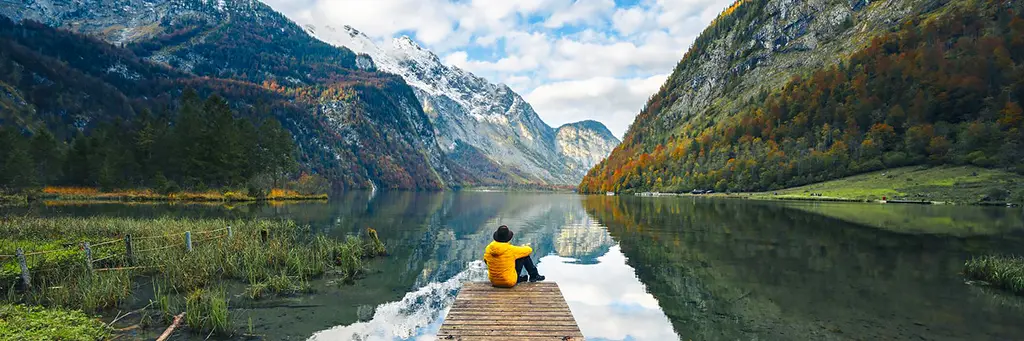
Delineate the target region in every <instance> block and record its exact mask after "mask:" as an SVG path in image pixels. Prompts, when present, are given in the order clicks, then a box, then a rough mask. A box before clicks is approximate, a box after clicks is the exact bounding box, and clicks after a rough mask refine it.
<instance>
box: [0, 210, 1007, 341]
mask: <svg viewBox="0 0 1024 341" xmlns="http://www.w3.org/2000/svg"><path fill="white" fill-rule="evenodd" d="M907 210H913V211H912V212H913V214H909V216H910V218H911V219H910V220H909V221H910V222H912V224H911V223H908V220H906V218H905V217H903V218H900V219H895V218H892V217H895V216H908V214H905V212H911V211H907ZM12 213H14V214H25V213H28V214H41V215H117V216H128V215H130V216H161V215H174V216H190V217H212V216H218V217H223V216H227V217H239V218H248V217H263V218H270V219H278V218H285V219H294V220H296V221H298V222H300V223H306V224H310V225H312V226H313V227H314V232H315V233H323V234H327V235H331V236H335V237H338V238H343V237H345V236H348V235H354V234H359V233H362V231H364V230H365V229H366V228H368V227H373V228H375V229H377V230H378V232H379V233H380V236H381V237H382V239H383V240H384V242H385V244H387V245H388V249H389V250H390V251H391V256H390V257H387V258H384V259H382V260H376V261H374V262H373V263H372V264H370V265H369V267H370V268H371V269H372V270H373V271H372V273H371V274H370V275H369V276H368V277H367V278H364V279H362V280H360V281H357V282H356V284H355V285H353V286H341V287H339V286H337V285H329V284H326V283H319V282H318V283H314V286H316V287H317V292H316V293H315V294H312V295H310V296H307V297H298V298H289V299H282V300H279V301H266V302H260V303H258V304H254V305H253V306H241V307H238V308H241V309H239V310H238V311H237V312H236V313H235V314H234V316H235V319H236V325H247V324H248V319H249V318H251V320H252V324H253V328H254V332H255V333H256V334H260V335H266V337H267V339H272V340H303V339H307V338H310V337H311V336H312V338H313V339H315V340H351V339H356V340H431V339H434V338H435V337H434V335H435V334H436V332H437V330H438V329H439V328H440V325H441V323H442V322H443V318H444V316H445V314H446V313H447V309H448V307H449V306H450V305H451V303H452V302H453V300H454V296H455V294H456V293H457V290H458V288H459V287H460V283H462V282H464V281H469V280H483V279H484V278H485V276H484V275H483V268H482V264H481V262H480V258H481V252H482V250H483V249H484V247H485V246H486V245H487V243H489V242H490V241H491V233H492V231H493V230H494V228H495V227H496V226H498V225H501V224H505V225H508V226H510V227H511V228H512V229H513V230H514V231H515V235H516V237H515V240H514V242H515V243H520V244H521V243H530V244H531V245H532V246H533V247H534V250H535V252H537V254H538V255H539V256H541V257H539V259H538V267H539V268H540V270H541V271H542V272H543V273H544V274H545V275H547V276H548V278H549V280H552V281H555V282H557V283H558V284H559V285H560V287H561V288H562V291H563V293H564V294H565V296H566V300H567V302H568V304H569V307H570V309H571V310H572V312H573V314H574V315H575V317H576V319H577V321H578V322H579V325H580V328H581V330H582V332H583V333H584V335H586V336H587V339H590V340H671V339H693V340H718V339H726V340H763V339H767V340H830V339H837V340H845V339H918V338H920V339H934V340H944V339H949V340H962V339H979V340H980V339H984V340H989V339H995V340H1021V339H1024V324H1021V323H1020V316H1021V314H1022V313H1024V308H1022V307H1024V302H1022V300H1021V298H1019V297H1015V296H1007V295H1003V294H1000V293H998V292H992V291H990V290H985V289H982V288H977V287H972V286H968V285H965V284H964V283H963V280H962V279H961V278H960V275H959V271H960V266H961V265H962V264H963V261H964V260H965V259H966V258H968V257H969V256H970V255H974V254H985V253H1016V254H1020V253H1021V252H1022V251H1024V250H1022V249H1021V247H1020V245H1024V244H1022V242H1024V237H1022V236H1024V233H1022V229H1024V226H1019V225H1020V224H1019V223H1018V222H1021V221H1024V219H1022V214H1021V212H1020V211H1019V210H1018V211H998V212H997V211H993V210H990V209H989V210H986V209H979V208H974V207H933V208H932V207H929V208H923V209H918V208H912V209H911V208H908V209H893V208H880V207H877V206H864V205H859V206H858V205H848V204H829V205H797V206H794V205H779V204H775V203H757V202H748V201H736V200H724V201H722V200H704V199H694V198H635V197H608V196H592V197H582V196H576V195H568V194H524V193H472V192H464V193H393V192H379V193H376V194H375V195H372V196H371V195H370V193H347V194H344V195H339V196H335V197H333V198H332V200H331V201H330V202H329V203H302V204H295V205H272V206H263V205H239V206H231V207H224V206H215V205H79V206H75V205H70V206H69V205H62V206H35V207H31V208H27V209H24V208H19V209H16V211H9V212H6V213H5V214H12ZM871 217H874V219H867V218H871ZM921 221H924V222H927V223H922V222H921ZM941 221H947V222H953V223H951V224H944V225H943V229H941V230H940V231H941V232H942V233H941V234H928V233H924V232H929V231H930V230H929V229H930V227H931V226H934V223H933V222H941ZM869 226H877V227H881V228H873V227H869ZM985 226H995V227H985ZM324 282H326V281H324ZM282 306H291V307H292V308H287V309H285V308H280V307H282ZM371 307H374V308H375V309H373V311H374V312H373V313H372V314H369V316H360V314H358V313H357V312H358V311H360V310H363V311H364V312H365V311H369V309H370V308H371ZM524 309H528V307H524ZM364 315H365V314H364ZM360 320H361V322H360Z"/></svg>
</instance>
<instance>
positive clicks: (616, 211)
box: [584, 197, 1024, 340]
mask: <svg viewBox="0 0 1024 341" xmlns="http://www.w3.org/2000/svg"><path fill="white" fill-rule="evenodd" d="M584 206H585V207H586V208H587V211H588V212H590V213H591V214H593V215H594V216H595V217H596V218H597V219H598V220H600V221H601V222H602V223H603V224H605V225H607V226H608V230H609V231H610V233H611V235H612V236H613V237H614V238H615V239H616V240H617V241H618V242H619V245H620V246H621V248H622V250H623V252H624V253H625V254H626V256H627V257H628V259H629V261H628V263H629V264H630V265H632V266H633V267H634V268H635V269H636V271H637V274H638V276H639V277H640V279H641V280H642V281H643V282H644V283H645V284H646V285H647V288H648V289H649V290H650V292H651V293H652V294H654V296H655V297H656V298H657V300H658V302H659V306H660V307H661V308H662V310H663V311H664V312H665V313H666V314H667V315H668V316H669V318H670V320H671V321H672V324H673V326H674V329H675V331H676V333H678V334H679V335H680V336H681V337H683V338H685V339H695V340H712V339H773V340H774V339H785V340H807V339H850V338H854V339H918V338H920V339H929V340H935V339H939V340H941V339H949V340H963V339H1004V340H1010V339H1022V338H1024V325H1022V324H1020V323H1019V322H1020V315H1019V311H1018V310H1017V309H1015V308H1013V305H1012V304H992V302H993V300H992V299H991V298H990V297H991V295H992V294H989V295H978V294H977V293H976V292H975V289H976V288H972V287H970V286H967V285H964V284H963V280H962V278H961V277H960V275H959V270H960V266H961V265H962V264H963V261H964V259H966V258H967V257H969V255H970V254H973V253H978V252H981V253H990V252H994V253H1001V252H1008V253H1013V252H1020V248H1019V245H1020V242H1021V240H1020V237H1019V234H1018V233H1013V232H1010V233H1007V234H1000V235H983V236H969V237H958V238H954V237H947V236H941V235H913V234H900V233H894V232H890V231H887V230H880V229H874V228H868V227H865V226H861V225H854V224H850V223H846V222H843V221H841V220H837V219H832V218H829V217H825V216H821V215H817V214H810V213H806V212H804V211H802V210H796V209H792V208H787V207H783V206H780V205H776V204H770V203H754V202H744V201H712V200H701V199H692V198H606V197H588V198H586V199H585V201H584ZM849 209H856V207H852V208H849ZM959 209H972V208H959ZM1018 229H1019V228H1018ZM1003 298H1004V299H1005V300H1009V301H1019V298H1017V297H1005V296H1004V297H1003Z"/></svg>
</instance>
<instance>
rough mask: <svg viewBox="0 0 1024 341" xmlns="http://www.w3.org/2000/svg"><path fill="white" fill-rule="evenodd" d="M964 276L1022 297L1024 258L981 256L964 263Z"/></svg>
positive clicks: (1023, 289) (1023, 290)
mask: <svg viewBox="0 0 1024 341" xmlns="http://www.w3.org/2000/svg"><path fill="white" fill-rule="evenodd" d="M964 276H966V277H967V278H969V279H972V280H978V281H985V282H987V283H989V284H991V285H992V286H993V287H996V288H999V289H1003V290H1006V291H1009V292H1012V293H1014V294H1017V295H1022V296H1024V258H1021V257H1016V256H982V257H975V258H971V259H970V260H968V261H967V262H966V263H964Z"/></svg>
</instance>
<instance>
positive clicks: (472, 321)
mask: <svg viewBox="0 0 1024 341" xmlns="http://www.w3.org/2000/svg"><path fill="white" fill-rule="evenodd" d="M444 324H445V325H446V326H447V325H487V326H502V325H507V326H529V325H537V326H565V325H573V326H575V325H576V320H574V319H572V318H565V317H560V318H550V317H548V318H544V319H542V320H541V319H526V318H500V317H499V318H459V319H445V320H444Z"/></svg>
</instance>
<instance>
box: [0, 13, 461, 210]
mask: <svg viewBox="0 0 1024 341" xmlns="http://www.w3.org/2000/svg"><path fill="white" fill-rule="evenodd" d="M60 3H61V4H62V5H61V6H67V7H69V8H70V9H68V12H67V13H64V14H62V15H57V16H54V18H56V19H54V20H55V22H51V23H49V24H52V25H55V26H60V27H69V28H74V29H76V30H78V31H80V32H84V33H89V34H91V35H85V34H81V33H72V32H69V31H64V30H61V29H57V28H54V27H51V26H47V25H43V24H40V23H36V22H33V21H23V22H19V23H15V22H13V21H11V20H8V19H7V18H4V17H2V16H0V46H2V47H3V48H2V49H0V108H2V110H0V125H2V126H4V127H5V128H7V129H8V130H9V131H12V132H17V133H18V134H21V135H23V136H25V137H26V138H28V137H32V136H35V135H36V134H38V133H41V132H42V131H45V130H48V131H49V132H51V133H52V135H53V136H54V138H55V140H56V141H57V143H58V144H59V145H64V146H65V148H66V149H70V147H71V145H72V144H73V143H74V142H73V141H74V139H75V138H76V136H78V135H79V134H81V135H84V136H87V137H93V136H99V134H102V132H103V131H104V130H103V128H102V127H105V126H108V125H112V124H115V123H120V124H122V125H127V124H128V123H129V122H136V121H137V120H138V119H139V117H140V116H141V115H143V112H149V113H151V115H152V116H153V117H165V118H167V119H168V120H169V121H170V122H172V125H173V122H174V121H175V120H176V119H175V118H174V113H177V112H180V111H181V109H182V107H181V105H179V103H183V102H182V97H183V96H184V93H185V89H188V88H191V89H194V90H195V91H196V92H197V94H198V96H200V97H204V98H205V97H209V96H211V95H217V96H219V97H221V98H223V99H224V101H225V103H226V104H227V105H228V106H229V108H230V109H231V110H232V111H233V112H234V113H235V114H234V116H233V117H234V118H236V119H245V120H250V121H251V122H254V124H253V125H254V127H260V126H262V123H263V122H269V121H273V120H277V121H279V122H280V123H281V126H282V127H283V128H285V129H286V130H287V131H289V132H290V133H291V135H292V136H293V141H294V144H295V146H296V149H297V151H298V152H297V154H296V155H295V158H296V160H297V161H298V163H299V165H300V166H299V167H298V168H296V170H297V171H301V172H312V173H316V174H320V175H322V176H323V177H325V178H328V179H330V180H331V181H332V183H333V184H334V186H335V187H336V188H349V189H351V188H369V187H371V186H378V187H382V188H396V189H429V190H437V189H442V188H445V187H447V186H459V185H461V184H462V181H463V179H460V178H457V176H458V174H460V172H459V171H458V170H453V169H449V166H448V163H449V161H448V160H446V159H445V158H444V157H443V154H442V153H441V152H440V149H439V148H438V147H437V145H436V141H435V139H434V136H433V131H432V129H431V128H430V124H429V120H428V119H427V118H426V116H425V115H424V114H423V112H422V109H421V108H419V106H418V105H417V101H416V98H415V95H414V94H413V92H412V89H411V88H409V87H408V85H406V84H405V82H404V81H403V80H402V79H401V78H400V77H398V76H394V75H389V74H385V73H379V72H376V71H374V69H373V64H372V62H370V61H369V59H368V58H366V57H365V56H362V57H360V56H357V55H355V54H354V53H352V52H351V51H349V50H346V49H344V48H337V47H333V46H330V45H327V44H325V43H323V42H320V41H318V40H316V39H314V38H312V37H310V36H308V35H307V34H306V33H305V32H304V31H302V29H301V28H299V27H298V26H297V25H295V24H294V23H292V22H290V21H288V20H287V19H286V18H284V16H282V15H280V14H279V13H277V12H274V11H272V10H271V9H270V8H269V7H267V6H266V5H264V4H262V3H260V2H258V1H241V0H240V1H231V2H226V3H225V5H224V6H222V7H220V8H215V6H213V5H212V3H213V2H202V1H198V2H197V1H184V0H182V1H164V2H160V3H159V4H156V5H157V7H155V9H154V10H153V11H149V12H147V11H142V12H140V13H138V14H133V13H131V12H130V11H129V12H125V11H123V10H121V9H107V8H106V7H104V6H94V7H89V6H88V5H82V4H76V3H71V2H67V3H64V2H60ZM4 6H11V5H3V6H0V8H2V9H4V11H7V10H8V9H7V8H3V7H4ZM20 6H23V5H18V6H15V11H14V12H4V13H3V14H7V15H11V13H14V14H21V13H26V14H27V13H34V12H31V11H24V10H25V8H24V7H20ZM82 6H84V7H82ZM211 6H212V7H211ZM78 7H82V8H81V9H76V8H78ZM18 8H21V10H18ZM141 8H143V9H144V8H145V7H144V6H143V7H141ZM29 9H32V7H30V8H29ZM132 9H133V10H135V9H138V8H135V7H132ZM21 11H24V12H21ZM41 13H44V14H45V13H46V12H41ZM153 15H157V16H160V18H155V19H154V18H152V16H153ZM134 16H138V18H141V19H140V20H142V19H145V20H154V21H153V22H152V23H151V24H149V25H148V26H144V27H138V28H135V31H133V32H121V33H122V34H119V35H118V36H119V37H125V36H127V37H130V39H126V40H124V41H123V42H115V43H113V44H112V43H110V42H109V41H105V40H101V39H100V38H110V37H109V36H107V35H104V33H108V32H109V31H108V30H104V29H103V28H104V27H109V28H110V29H111V30H116V29H124V27H121V26H118V25H119V23H121V22H126V20H130V19H132V18H134ZM68 22H74V23H86V25H79V26H67V25H66V24H67V23H68ZM132 22H133V23H135V21H132ZM143 23H145V22H144V21H143ZM118 27H121V28H118ZM297 56H301V57H297ZM208 114H212V113H209V112H205V111H204V113H203V115H208ZM97 138H98V137H97ZM247 142H249V143H253V144H255V143H257V142H254V141H247ZM164 161H167V160H164ZM153 166H154V167H156V165H153ZM174 167H179V166H178V165H175V166H174ZM163 172H164V173H165V175H166V176H168V177H170V178H174V177H173V176H172V175H171V174H172V173H174V174H179V175H181V174H182V173H181V172H180V171H179V170H176V169H173V168H168V169H163ZM296 174H297V173H295V174H293V175H296ZM186 178H188V177H185V176H183V177H182V178H180V179H178V180H182V181H181V182H179V184H180V185H182V186H192V185H195V186H200V185H203V186H206V185H209V186H216V185H224V184H225V182H224V181H221V180H223V179H219V180H216V181H213V180H211V181H210V182H211V183H206V182H207V181H206V180H210V179H206V180H203V181H192V180H189V179H186ZM124 180H125V182H123V184H122V183H121V182H118V181H115V183H117V186H122V185H131V186H138V185H140V184H142V183H140V182H138V181H136V180H138V179H131V180H129V179H124ZM193 180H196V179H193ZM90 182H92V183H98V180H97V179H92V180H91V181H90ZM143 182H145V181H143ZM227 182H233V180H232V181H227ZM144 185H149V184H144Z"/></svg>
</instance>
